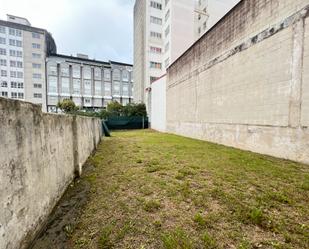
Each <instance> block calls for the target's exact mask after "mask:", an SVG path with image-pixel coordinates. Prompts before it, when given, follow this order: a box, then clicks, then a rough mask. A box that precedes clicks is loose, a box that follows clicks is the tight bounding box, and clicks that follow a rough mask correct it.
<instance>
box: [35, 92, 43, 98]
mask: <svg viewBox="0 0 309 249" xmlns="http://www.w3.org/2000/svg"><path fill="white" fill-rule="evenodd" d="M33 98H36V99H41V98H42V93H34V94H33Z"/></svg>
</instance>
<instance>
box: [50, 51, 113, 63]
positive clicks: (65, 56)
mask: <svg viewBox="0 0 309 249" xmlns="http://www.w3.org/2000/svg"><path fill="white" fill-rule="evenodd" d="M52 56H54V57H60V58H64V59H70V60H75V61H84V62H89V63H98V64H105V65H109V62H106V61H99V60H92V59H86V58H80V57H76V56H70V55H64V54H51V55H50V56H49V57H52Z"/></svg>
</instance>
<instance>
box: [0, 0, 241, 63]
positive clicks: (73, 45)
mask: <svg viewBox="0 0 309 249" xmlns="http://www.w3.org/2000/svg"><path fill="white" fill-rule="evenodd" d="M188 1H189V0H188ZM209 1H213V2H215V1H217V3H216V4H215V5H216V6H217V7H219V6H220V7H219V8H220V9H221V6H222V8H224V7H225V8H226V5H231V4H232V5H234V4H235V3H236V2H238V1H239V0H209ZM134 2H135V0H0V19H3V20H6V14H12V15H16V16H21V17H25V18H27V19H28V20H29V21H30V23H31V24H32V26H34V27H38V28H44V29H47V30H48V31H49V32H51V33H52V35H53V37H54V39H55V41H56V44H57V49H58V51H57V52H58V53H60V54H66V55H76V53H83V54H87V55H88V56H89V57H90V58H92V59H96V60H104V61H108V60H113V61H120V62H126V63H133V6H134Z"/></svg>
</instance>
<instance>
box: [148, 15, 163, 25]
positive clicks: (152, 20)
mask: <svg viewBox="0 0 309 249" xmlns="http://www.w3.org/2000/svg"><path fill="white" fill-rule="evenodd" d="M150 22H151V23H154V24H158V25H162V19H161V18H158V17H155V16H150Z"/></svg>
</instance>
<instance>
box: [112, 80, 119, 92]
mask: <svg viewBox="0 0 309 249" xmlns="http://www.w3.org/2000/svg"><path fill="white" fill-rule="evenodd" d="M113 95H120V82H119V81H115V82H114V84H113Z"/></svg>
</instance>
